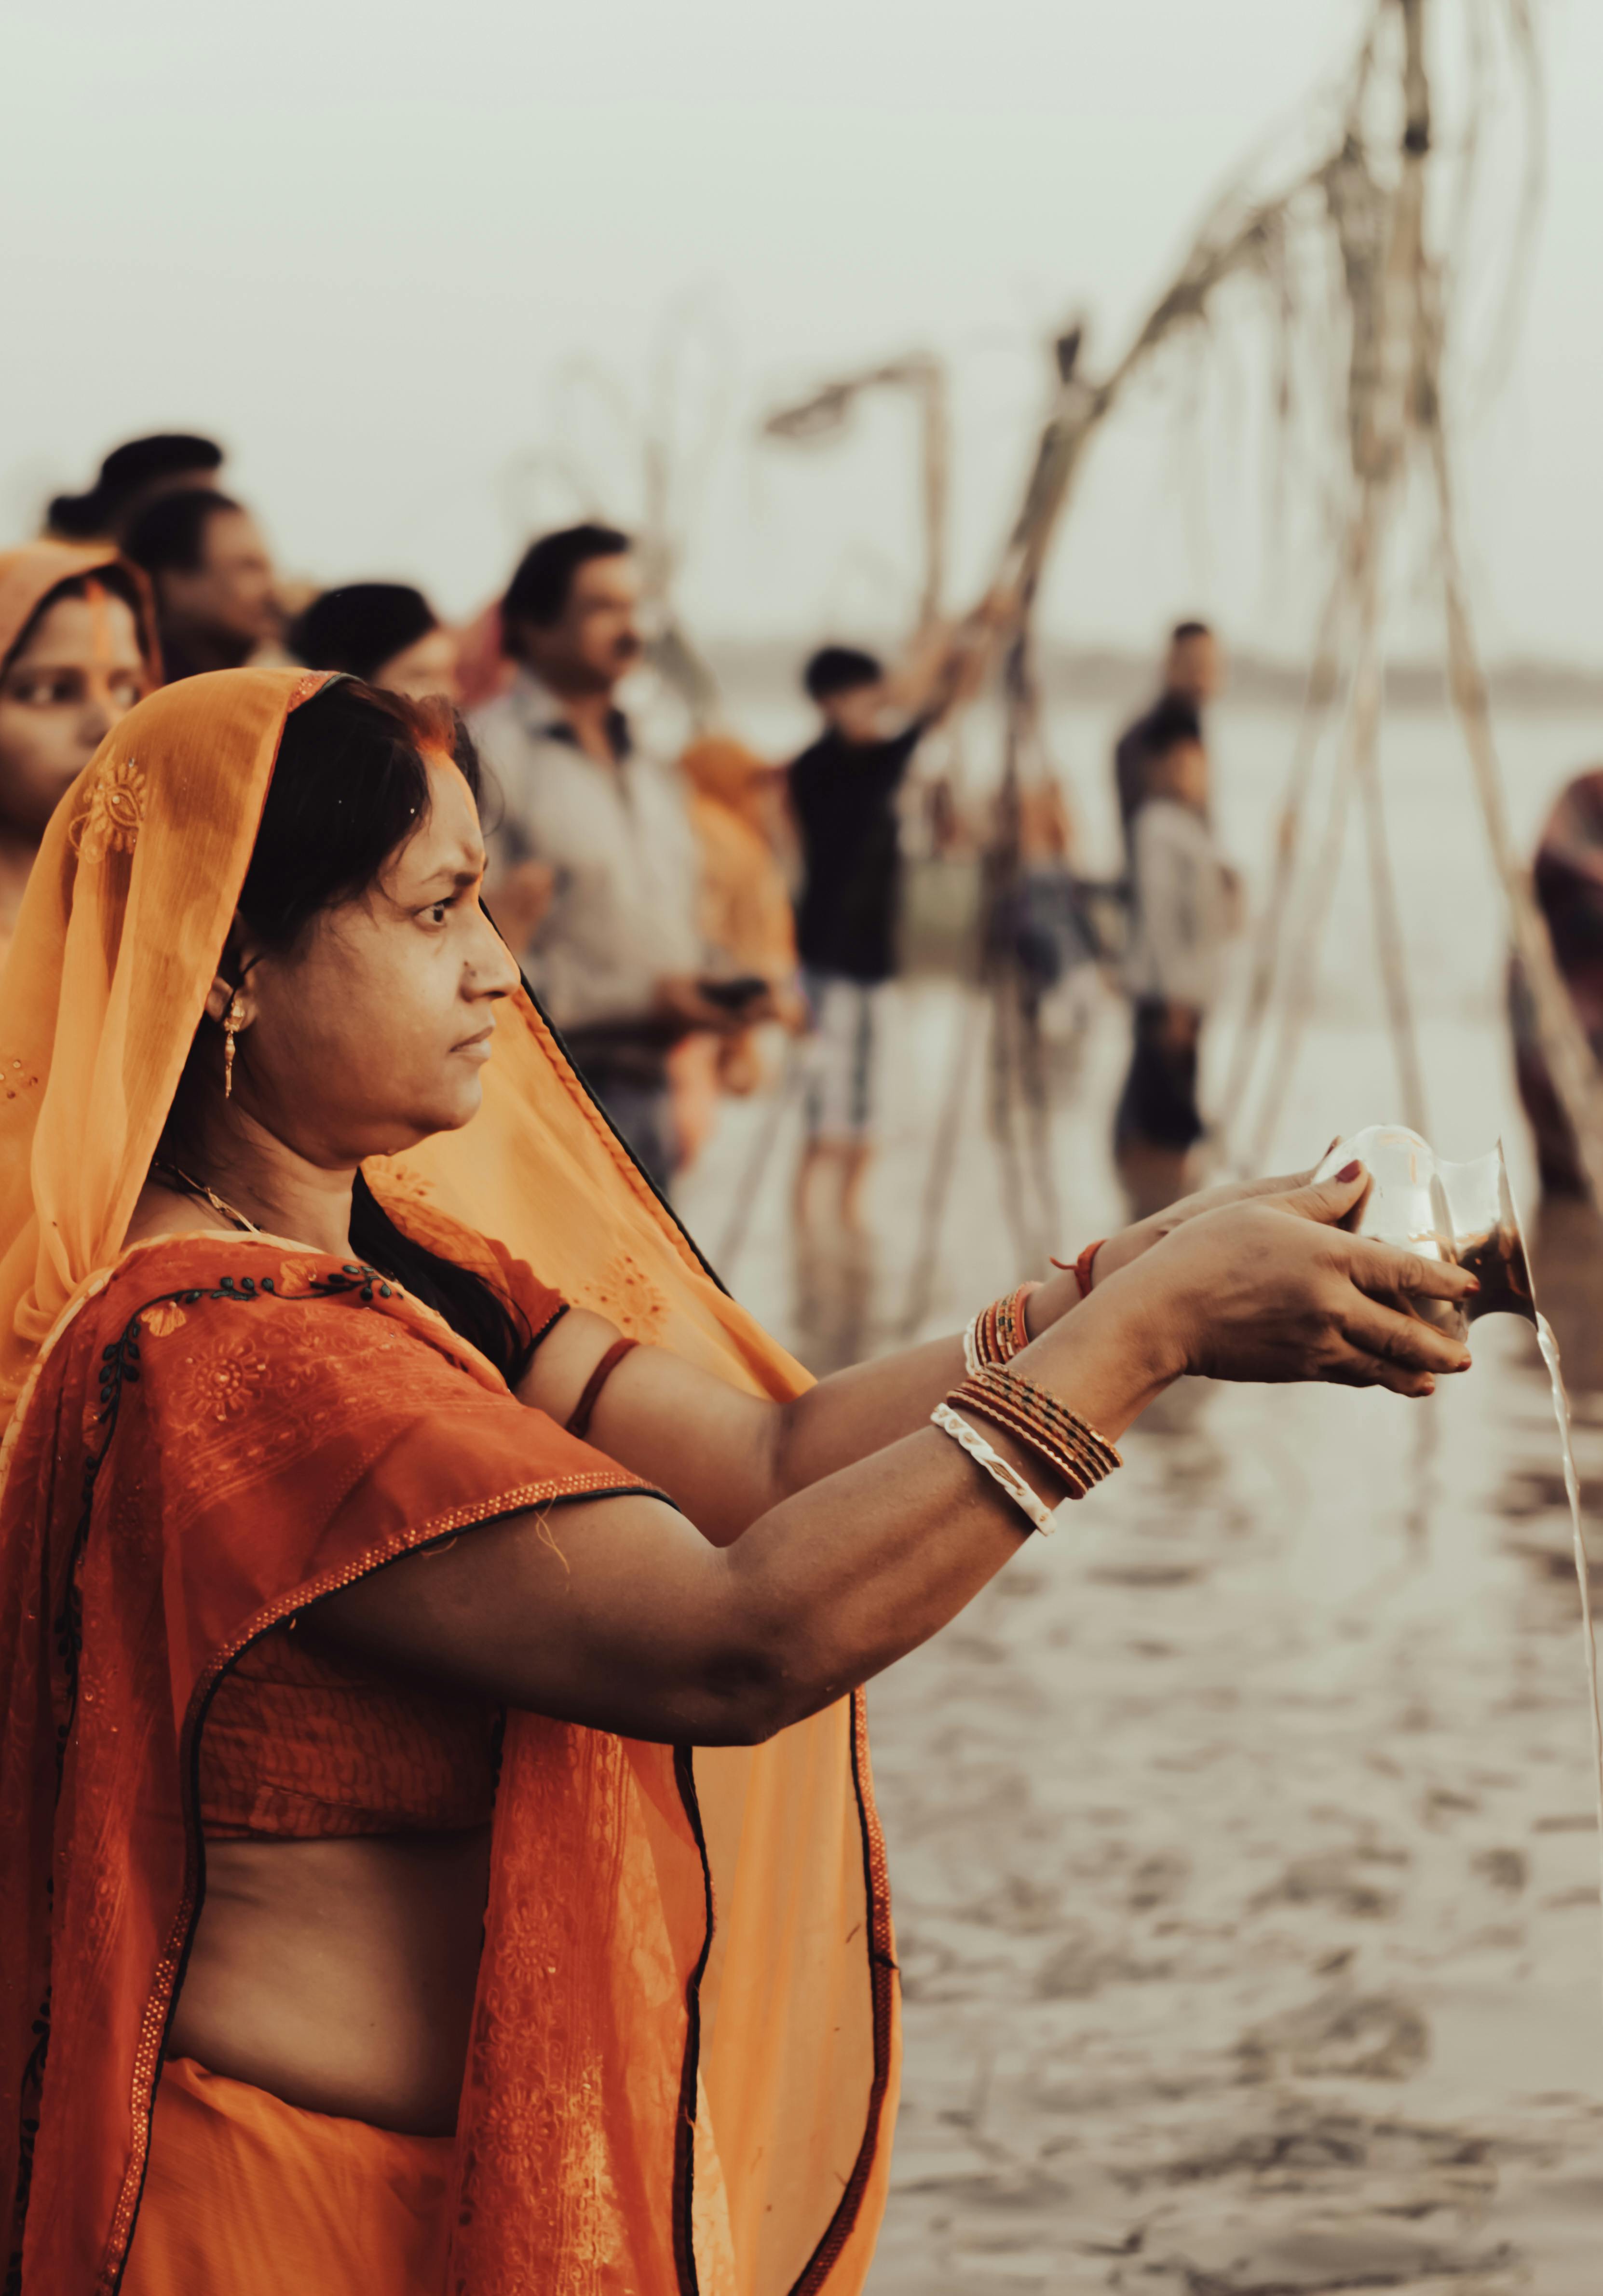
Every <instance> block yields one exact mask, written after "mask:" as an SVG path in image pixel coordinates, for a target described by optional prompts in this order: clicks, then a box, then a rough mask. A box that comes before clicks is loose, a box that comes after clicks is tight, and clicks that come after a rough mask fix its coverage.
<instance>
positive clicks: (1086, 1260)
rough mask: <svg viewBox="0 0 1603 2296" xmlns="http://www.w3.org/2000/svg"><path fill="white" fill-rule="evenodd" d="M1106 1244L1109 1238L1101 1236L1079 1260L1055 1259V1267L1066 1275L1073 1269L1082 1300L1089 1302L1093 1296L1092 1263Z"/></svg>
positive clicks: (1087, 1247) (1087, 1248)
mask: <svg viewBox="0 0 1603 2296" xmlns="http://www.w3.org/2000/svg"><path fill="white" fill-rule="evenodd" d="M1106 1242H1107V1238H1106V1236H1105V1235H1099V1236H1098V1237H1097V1241H1096V1242H1095V1243H1088V1244H1087V1245H1086V1248H1085V1250H1084V1251H1082V1252H1081V1255H1080V1257H1079V1259H1075V1260H1068V1259H1055V1260H1054V1261H1053V1262H1052V1265H1053V1267H1061V1268H1062V1269H1063V1270H1064V1271H1065V1274H1066V1273H1067V1271H1068V1269H1069V1268H1070V1267H1073V1270H1074V1281H1075V1283H1078V1284H1079V1286H1080V1296H1081V1299H1082V1300H1089V1298H1090V1296H1091V1262H1092V1261H1093V1260H1094V1259H1096V1257H1097V1253H1098V1252H1099V1251H1101V1249H1102V1247H1103V1245H1104V1244H1105V1243H1106Z"/></svg>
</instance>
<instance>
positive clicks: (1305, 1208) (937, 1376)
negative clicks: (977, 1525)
mask: <svg viewBox="0 0 1603 2296" xmlns="http://www.w3.org/2000/svg"><path fill="white" fill-rule="evenodd" d="M1310 1178H1311V1176H1310V1175H1309V1174H1307V1173H1300V1174H1297V1175H1295V1176H1293V1177H1287V1178H1284V1179H1275V1180H1262V1181H1257V1182H1254V1183H1252V1184H1251V1185H1248V1186H1245V1187H1237V1188H1224V1189H1216V1190H1213V1191H1212V1192H1211V1193H1208V1194H1206V1195H1201V1196H1194V1197H1191V1198H1188V1199H1187V1200H1186V1201H1184V1202H1182V1203H1180V1204H1177V1205H1175V1206H1173V1207H1171V1210H1168V1211H1166V1212H1163V1213H1160V1214H1158V1215H1157V1216H1156V1217H1155V1218H1151V1219H1147V1220H1143V1221H1141V1222H1140V1223H1139V1225H1138V1226H1135V1227H1131V1228H1127V1229H1125V1230H1124V1231H1123V1233H1122V1234H1120V1235H1117V1236H1114V1237H1113V1238H1110V1240H1109V1241H1108V1242H1106V1244H1105V1245H1104V1246H1103V1247H1102V1250H1101V1251H1099V1252H1098V1253H1097V1259H1096V1262H1095V1268H1094V1273H1095V1275H1096V1279H1097V1283H1098V1284H1099V1285H1100V1284H1105V1283H1107V1282H1108V1281H1109V1280H1110V1278H1111V1277H1112V1276H1113V1275H1115V1274H1117V1273H1118V1271H1119V1270H1120V1269H1121V1268H1122V1267H1129V1266H1130V1265H1131V1264H1132V1263H1133V1262H1134V1261H1136V1260H1137V1259H1140V1258H1141V1257H1142V1255H1143V1254H1144V1253H1146V1252H1147V1251H1150V1250H1151V1249H1152V1248H1153V1247H1154V1246H1155V1245H1156V1244H1157V1243H1160V1242H1163V1239H1164V1238H1165V1237H1166V1236H1168V1235H1170V1234H1172V1233H1173V1232H1174V1231H1175V1230H1176V1229H1178V1228H1179V1227H1180V1226H1184V1225H1186V1224H1187V1223H1188V1221H1189V1220H1191V1219H1192V1218H1196V1217H1198V1216H1200V1215H1201V1214H1202V1213H1204V1212H1206V1211H1210V1210H1221V1209H1222V1208H1224V1207H1226V1206H1228V1205H1230V1204H1236V1203H1242V1202H1245V1201H1250V1200H1253V1199H1254V1198H1262V1197H1266V1196H1268V1197H1273V1198H1275V1199H1277V1200H1280V1201H1284V1202H1285V1203H1286V1204H1287V1208H1288V1209H1293V1210H1298V1211H1301V1212H1302V1213H1303V1215H1304V1216H1305V1217H1307V1218H1315V1219H1321V1220H1334V1219H1339V1218H1342V1217H1343V1216H1344V1213H1345V1212H1346V1211H1347V1210H1348V1209H1349V1208H1350V1205H1351V1204H1352V1203H1353V1202H1355V1201H1358V1199H1359V1198H1360V1195H1361V1194H1362V1191H1363V1185H1364V1183H1363V1182H1362V1181H1361V1179H1360V1180H1359V1181H1357V1182H1354V1183H1350V1184H1348V1185H1344V1186H1339V1187H1338V1186H1336V1185H1335V1184H1334V1183H1332V1184H1329V1185H1327V1186H1326V1187H1323V1188H1319V1189H1313V1188H1311V1186H1310V1185H1309V1181H1310ZM1080 1304H1081V1295H1080V1286H1079V1283H1078V1282H1077V1280H1076V1278H1075V1276H1074V1275H1073V1271H1072V1270H1070V1271H1068V1272H1065V1273H1062V1274H1058V1275H1053V1276H1052V1277H1051V1278H1050V1279H1049V1280H1048V1282H1047V1283H1043V1284H1042V1285H1041V1287H1040V1291H1038V1292H1035V1293H1034V1295H1033V1296H1032V1299H1031V1300H1030V1302H1029V1306H1028V1308H1027V1310H1026V1316H1027V1321H1028V1324H1029V1328H1030V1332H1031V1335H1032V1338H1040V1337H1041V1336H1043V1335H1044V1334H1045V1333H1048V1332H1050V1331H1052V1330H1053V1329H1055V1328H1056V1325H1057V1324H1059V1323H1060V1322H1061V1321H1062V1319H1063V1317H1064V1316H1066V1315H1068V1314H1069V1313H1071V1311H1072V1310H1073V1309H1075V1308H1078V1307H1079V1306H1080ZM617 1336H618V1334H617V1331H616V1328H615V1327H614V1326H613V1325H612V1324H609V1323H608V1322H607V1321H606V1320H605V1319H604V1317H603V1316H592V1315H588V1314H584V1313H580V1312H579V1311H575V1312H574V1313H573V1314H571V1315H570V1316H564V1317H563V1321H562V1322H561V1323H560V1324H558V1325H557V1327H556V1329H555V1332H553V1333H552V1334H551V1336H550V1338H549V1339H548V1340H547V1341H546V1342H545V1343H544V1345H543V1346H542V1347H541V1348H540V1349H539V1352H538V1355H537V1356H536V1357H535V1361H534V1365H533V1368H532V1370H531V1371H530V1375H529V1377H528V1378H527V1379H526V1380H525V1382H524V1383H523V1386H522V1389H521V1390H520V1392H521V1394H522V1398H523V1399H524V1401H525V1402H528V1403H532V1404H534V1405H536V1406H538V1408H540V1409H542V1410H544V1411H547V1412H548V1413H549V1414H550V1415H551V1416H552V1417H553V1418H554V1419H556V1420H557V1421H559V1422H565V1421H566V1419H567V1417H568V1415H569V1414H570V1412H571V1410H572V1408H573V1406H574V1405H575V1404H576V1403H577V1402H578V1400H579V1398H580V1393H581V1392H582V1390H583V1389H584V1386H585V1382H586V1381H587V1380H588V1377H589V1375H590V1373H591V1372H592V1371H593V1370H594V1369H595V1367H596V1364H597V1363H598V1362H599V1361H600V1359H601V1357H602V1356H603V1355H604V1352H605V1350H606V1349H607V1348H608V1346H609V1345H610V1344H611V1343H612V1341H613V1340H614V1339H616V1337H617ZM963 1368H964V1366H963V1343H962V1341H961V1339H960V1338H959V1337H957V1336H953V1337H950V1338H948V1339H943V1340H933V1341H928V1342H926V1343H925V1345H923V1346H920V1347H917V1348H908V1349H902V1350H901V1351H900V1353H898V1354H896V1355H892V1356H884V1357H879V1358H878V1359H877V1360H876V1361H875V1362H873V1363H867V1364H858V1365H853V1366H852V1367H851V1369H850V1370H848V1371H843V1372H836V1373H835V1374H834V1375H833V1376H832V1377H830V1378H828V1379H826V1380H820V1381H819V1382H818V1385H817V1386H816V1387H813V1388H810V1389H809V1390H808V1391H807V1392H806V1394H804V1395H801V1396H798V1397H797V1398H796V1399H795V1400H794V1401H793V1402H792V1403H784V1404H780V1403H771V1402H766V1401H764V1400H763V1399H762V1398H760V1397H755V1396H751V1395H746V1394H744V1393H743V1392H742V1391H741V1390H739V1389H737V1388H734V1387H731V1386H730V1385H729V1384H728V1382H726V1381H724V1380H720V1379H718V1378H716V1377H714V1376H713V1375H712V1374H709V1373H707V1372H703V1371H698V1370H697V1369H696V1368H695V1366H694V1365H690V1364H686V1363H684V1362H683V1361H681V1360H680V1358H679V1357H677V1356H672V1355H670V1354H668V1353H667V1352H666V1350H664V1349H661V1348H645V1347H643V1348H639V1349H636V1350H635V1351H634V1352H633V1353H632V1354H630V1355H629V1356H626V1357H624V1358H623V1360H622V1362H621V1363H620V1364H619V1365H618V1366H617V1368H616V1370H615V1371H613V1372H612V1375H611V1377H610V1378H609V1379H608V1381H607V1382H606V1384H605V1386H604V1388H603V1389H602V1390H601V1394H600V1398H599V1399H598V1401H597V1402H596V1407H595V1411H594V1414H593V1416H592V1418H591V1421H590V1425H589V1431H588V1433H589V1439H590V1440H591V1441H592V1442H593V1443H594V1444H595V1445H596V1448H597V1449H598V1450H601V1451H604V1452H605V1453H606V1454H607V1455H608V1456H609V1457H611V1458H614V1459H616V1460H618V1461H619V1462H620V1463H621V1464H622V1465H624V1466H626V1467H629V1468H631V1469H632V1470H633V1471H634V1472H635V1473H637V1474H638V1475H643V1476H645V1479H646V1480H647V1481H649V1482H652V1483H654V1484H656V1485H657V1486H658V1487H659V1488H661V1489H662V1490H665V1491H667V1492H669V1493H670V1495H671V1497H672V1498H673V1500H674V1503H675V1505H678V1507H680V1508H681V1509H682V1510H683V1511H684V1513H686V1514H687V1515H688V1516H689V1518H690V1520H691V1521H692V1522H694V1523H695V1526H696V1528H697V1529H698V1530H700V1531H701V1532H702V1534H703V1537H704V1538H710V1539H711V1540H713V1541H714V1542H715V1543H716V1544H717V1545H719V1546H725V1545H727V1544H728V1541H729V1540H730V1539H733V1538H739V1537H740V1535H741V1534H742V1532H743V1531H744V1530H745V1529H746V1528H747V1527H748V1525H750V1524H751V1523H753V1522H755V1521H757V1519H758V1518H759V1517H760V1515H763V1514H766V1513H768V1512H769V1509H771V1508H773V1507H775V1506H777V1505H779V1504H780V1502H781V1501H782V1500H784V1499H786V1498H789V1497H793V1496H794V1495H795V1493H797V1492H798V1491H801V1490H805V1489H807V1488H809V1487H810V1485H811V1484H813V1483H816V1482H818V1481H820V1480H822V1479H823V1478H824V1477H825V1476H826V1475H832V1474H834V1473H836V1472H838V1471H839V1470H840V1469H841V1468H842V1467H846V1466H851V1465H852V1464H854V1463H855V1462H856V1461H858V1460H859V1459H866V1458H868V1457H869V1456H871V1455H872V1454H873V1453H874V1452H875V1451H880V1450H883V1449H884V1447H885V1446H886V1445H887V1444H889V1443H893V1442H895V1441H896V1440H897V1439H899V1438H900V1437H901V1436H903V1435H908V1434H911V1433H913V1432H915V1431H917V1430H918V1429H920V1428H922V1427H923V1426H924V1425H925V1423H927V1421H928V1419H929V1415H930V1413H931V1411H932V1410H933V1408H934V1406H935V1405H936V1404H937V1403H939V1402H940V1401H941V1398H942V1397H944V1396H945V1395H947V1394H948V1393H949V1390H951V1389H952V1388H954V1387H955V1386H956V1385H957V1384H958V1381H959V1380H960V1379H961V1378H962V1376H963Z"/></svg>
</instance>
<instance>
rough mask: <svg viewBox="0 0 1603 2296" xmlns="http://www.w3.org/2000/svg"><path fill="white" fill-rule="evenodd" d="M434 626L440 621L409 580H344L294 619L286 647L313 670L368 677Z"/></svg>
mask: <svg viewBox="0 0 1603 2296" xmlns="http://www.w3.org/2000/svg"><path fill="white" fill-rule="evenodd" d="M439 627H440V617H439V616H438V615H437V614H436V613H435V611H434V609H433V608H432V606H431V605H430V603H429V602H428V600H427V599H426V598H425V597H424V596H423V592H422V591H421V590H415V589H414V588H413V587H412V586H411V584H410V583H408V582H347V583H344V584H343V585H342V586H341V587H340V588H339V589H337V590H325V591H324V593H323V594H322V596H321V597H317V598H314V599H313V600H312V603H311V604H310V605H309V606H308V607H307V608H306V610H305V611H304V612H302V613H300V615H298V616H297V617H296V619H295V620H294V621H293V622H292V624H291V625H290V632H289V641H290V649H291V652H293V653H294V654H296V655H297V656H299V658H300V660H302V661H304V662H306V663H308V664H309V666H310V667H311V668H313V669H343V670H347V671H349V674H350V676H352V677H363V678H371V677H372V676H374V672H375V671H377V670H381V669H382V668H383V666H384V664H385V663H386V662H387V661H393V660H394V659H395V657H396V655H397V654H398V653H405V652H406V651H407V647H408V646H415V644H417V642H418V640H419V639H420V638H426V637H427V636H428V635H429V632H430V631H431V630H437V629H438V628H439Z"/></svg>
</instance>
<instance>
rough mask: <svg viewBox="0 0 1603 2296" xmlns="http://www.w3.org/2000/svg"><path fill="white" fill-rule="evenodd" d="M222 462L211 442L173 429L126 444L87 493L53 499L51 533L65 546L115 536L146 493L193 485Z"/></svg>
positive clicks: (218, 449) (113, 451)
mask: <svg viewBox="0 0 1603 2296" xmlns="http://www.w3.org/2000/svg"><path fill="white" fill-rule="evenodd" d="M222 461H223V450H222V448H221V447H219V446H218V443H217V441H216V439H197V438H195V437H194V436H193V434H191V433H189V432H185V431H174V430H164V431H161V432H160V433H159V434H158V435H157V436H156V437H154V438H150V439H129V440H128V441H127V444H126V445H125V446H121V447H112V449H111V453H110V454H109V455H107V456H106V459H105V461H104V462H103V463H102V464H101V466H100V476H99V477H98V478H97V479H96V480H95V484H94V485H93V486H92V487H91V488H89V490H88V492H87V493H86V494H81V495H57V496H56V497H55V499H54V500H53V502H52V504H51V505H50V509H49V512H48V513H47V515H48V517H49V521H50V530H51V532H52V533H53V534H59V535H60V536H61V537H62V539H63V540H65V541H68V542H93V541H94V540H95V538H96V537H97V536H100V535H103V534H111V533H114V532H115V531H116V530H117V529H118V528H119V526H120V525H121V523H122V521H124V519H126V517H127V513H128V512H129V510H130V509H131V508H133V507H134V506H135V505H136V504H137V503H138V502H139V499H140V497H141V496H143V495H144V494H145V493H146V492H147V491H148V490H149V489H150V488H152V487H160V486H161V485H162V484H163V483H165V484H167V485H169V486H170V485H171V484H172V483H173V481H174V480H177V479H184V478H190V479H193V480H194V481H195V482H196V484H197V485H198V484H199V482H200V480H201V473H202V472H203V471H216V470H219V469H220V468H221V467H222Z"/></svg>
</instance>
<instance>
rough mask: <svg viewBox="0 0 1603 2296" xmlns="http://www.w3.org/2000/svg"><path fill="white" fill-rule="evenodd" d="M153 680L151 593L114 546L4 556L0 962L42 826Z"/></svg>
mask: <svg viewBox="0 0 1603 2296" xmlns="http://www.w3.org/2000/svg"><path fill="white" fill-rule="evenodd" d="M160 682H161V681H160V667H159V664H158V660H157V653H156V640H155V630H154V627H153V623H152V617H151V611H150V601H149V596H148V594H147V592H146V590H145V586H144V582H143V581H142V580H141V578H140V577H139V575H138V574H137V573H136V571H135V570H134V568H133V567H131V566H130V565H128V564H127V562H126V560H124V559H121V558H119V556H118V555H117V553H116V552H115V551H114V550H107V549H104V548H95V547H89V548H85V547H81V546H80V547H78V548H74V547H72V546H71V545H69V544H66V543H61V542H34V543H29V545H27V547H26V548H24V549H21V550H7V551H4V552H0V957H3V956H4V953H5V951H6V948H7V947H9V946H10V942H11V937H12V931H13V929H14V927H15V924H16V920H17V912H18V910H19V908H20V907H21V903H22V894H23V890H24V889H25V887H26V886H27V883H28V880H29V874H30V873H31V872H32V869H33V865H34V860H35V857H37V853H38V849H39V840H40V838H41V837H42V836H43V835H44V833H45V824H46V822H48V820H49V819H50V816H51V815H52V814H53V812H54V811H55V808H56V807H57V806H58V805H59V804H60V802H61V800H62V798H63V797H64V796H65V795H66V793H67V791H68V790H69V789H70V787H71V785H72V783H74V782H75V781H76V780H77V778H78V775H79V774H80V773H81V772H82V771H83V769H84V767H86V765H87V764H88V762H89V760H90V758H92V757H93V756H94V755H95V750H97V749H98V748H99V747H100V744H101V742H103V740H104V739H105V736H106V735H107V734H109V733H110V732H111V728H112V726H115V725H116V723H117V721H118V719H119V717H122V716H123V714H124V712H125V711H127V710H129V709H132V708H133V706H134V704H135V702H136V701H139V700H140V699H141V698H142V697H143V696H144V694H145V693H149V692H150V690H151V688H152V686H154V685H160Z"/></svg>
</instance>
